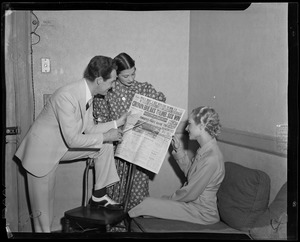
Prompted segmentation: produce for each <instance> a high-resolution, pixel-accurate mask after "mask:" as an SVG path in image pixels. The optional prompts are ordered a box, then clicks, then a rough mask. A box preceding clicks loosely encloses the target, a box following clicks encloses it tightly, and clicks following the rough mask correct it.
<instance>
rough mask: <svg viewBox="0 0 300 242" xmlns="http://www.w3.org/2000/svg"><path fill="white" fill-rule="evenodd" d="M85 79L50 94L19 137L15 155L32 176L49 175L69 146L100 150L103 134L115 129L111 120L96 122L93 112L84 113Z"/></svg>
mask: <svg viewBox="0 0 300 242" xmlns="http://www.w3.org/2000/svg"><path fill="white" fill-rule="evenodd" d="M84 82H85V80H84V79H81V80H79V81H76V82H72V83H70V84H68V85H66V86H63V87H61V88H59V89H58V90H57V91H56V92H55V93H53V94H52V95H51V97H50V98H49V100H48V102H47V104H46V105H45V107H44V109H43V110H42V111H41V113H40V114H39V116H38V117H37V118H36V120H35V122H34V123H33V124H32V126H31V127H30V129H29V130H28V132H27V134H26V136H25V137H24V139H23V140H22V143H21V144H20V146H19V148H18V150H17V152H16V154H15V155H16V156H17V157H18V158H19V159H20V160H21V161H22V165H23V167H24V168H25V169H26V170H27V171H28V172H30V173H32V174H33V175H36V176H44V175H46V174H48V173H49V172H50V171H51V170H52V168H53V167H54V166H55V164H56V163H58V162H59V161H60V159H61V158H62V157H63V156H64V154H65V153H66V152H67V151H68V150H69V149H72V148H97V149H100V148H101V147H102V143H103V133H104V132H107V131H108V130H110V129H112V128H115V124H114V121H112V122H107V123H101V124H98V125H95V124H94V122H93V116H92V114H91V113H90V115H89V116H88V117H87V116H86V115H85V114H86V92H85V91H86V90H85V89H86V86H85V83H84ZM89 109H92V107H90V108H89ZM89 111H90V112H92V110H89ZM83 132H84V134H83Z"/></svg>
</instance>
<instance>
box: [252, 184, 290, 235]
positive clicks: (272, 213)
mask: <svg viewBox="0 0 300 242" xmlns="http://www.w3.org/2000/svg"><path fill="white" fill-rule="evenodd" d="M286 230H287V183H284V184H283V185H282V187H281V188H280V190H279V192H278V193H277V195H276V197H275V198H274V200H273V202H272V203H271V204H270V206H269V208H268V209H267V211H265V212H264V213H263V214H262V215H261V216H260V217H259V218H258V219H257V221H256V222H255V225H254V227H253V228H252V229H251V230H250V231H249V232H250V235H251V237H252V238H253V239H287V232H286Z"/></svg>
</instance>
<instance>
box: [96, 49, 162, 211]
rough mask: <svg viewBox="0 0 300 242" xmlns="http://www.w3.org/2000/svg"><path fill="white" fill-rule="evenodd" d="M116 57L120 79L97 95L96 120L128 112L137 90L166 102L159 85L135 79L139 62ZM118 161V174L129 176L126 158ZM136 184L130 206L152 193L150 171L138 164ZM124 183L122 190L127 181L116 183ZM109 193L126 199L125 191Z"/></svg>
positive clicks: (112, 117)
mask: <svg viewBox="0 0 300 242" xmlns="http://www.w3.org/2000/svg"><path fill="white" fill-rule="evenodd" d="M114 60H115V61H116V64H117V67H118V69H117V75H118V77H117V81H116V83H115V86H114V87H113V89H112V91H111V92H108V94H107V95H106V96H105V98H104V97H100V96H96V97H95V98H94V118H95V120H96V122H107V121H108V120H114V119H115V117H121V115H122V114H123V113H124V112H126V111H128V109H129V107H130V104H131V101H132V99H133V96H134V94H135V93H137V94H141V95H145V96H147V97H150V98H153V99H156V100H158V101H162V102H165V101H166V97H165V95H164V94H163V93H162V92H159V91H156V90H155V88H154V87H153V86H152V85H151V84H149V83H147V82H138V81H136V80H135V73H136V67H135V61H134V60H133V59H132V58H131V57H130V56H129V55H128V54H126V53H120V54H119V55H117V56H116V57H115V58H114ZM115 162H116V163H117V164H118V174H119V176H120V179H121V177H122V176H125V175H127V170H126V169H125V170H123V166H124V164H125V163H126V161H124V160H122V159H120V158H118V157H115ZM133 179H134V180H133V185H132V190H131V194H130V200H129V203H128V208H129V209H130V208H132V207H134V206H136V205H138V204H139V203H140V202H141V201H142V200H143V198H144V197H146V196H149V172H148V171H147V170H145V169H143V168H141V167H137V169H136V173H135V176H134V178H133ZM116 186H122V187H121V188H119V190H120V192H122V190H124V189H123V186H125V184H120V183H118V184H116ZM108 194H109V195H110V196H111V197H112V199H114V200H115V201H118V202H124V201H123V198H124V194H113V191H112V189H109V188H108Z"/></svg>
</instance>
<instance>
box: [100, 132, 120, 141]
mask: <svg viewBox="0 0 300 242" xmlns="http://www.w3.org/2000/svg"><path fill="white" fill-rule="evenodd" d="M122 137H123V132H122V131H121V130H120V129H110V130H108V131H107V132H106V133H104V134H103V142H114V141H118V142H122Z"/></svg>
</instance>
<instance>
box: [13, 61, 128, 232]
mask: <svg viewBox="0 0 300 242" xmlns="http://www.w3.org/2000/svg"><path fill="white" fill-rule="evenodd" d="M116 69H117V67H116V65H115V63H114V61H113V60H112V58H110V57H105V56H95V57H93V58H92V59H91V60H90V62H89V64H88V66H87V68H86V70H85V72H84V76H83V78H82V79H81V80H79V81H75V82H72V83H70V84H68V85H66V86H63V87H61V88H59V89H58V90H57V91H56V92H55V93H54V94H52V95H51V97H50V99H49V100H48V102H47V104H46V105H45V107H44V109H43V110H42V111H41V113H40V114H39V116H38V117H37V119H36V120H35V122H34V123H33V124H32V126H31V128H30V129H29V131H28V133H27V134H26V136H25V137H24V139H23V140H22V143H21V144H20V146H19V147H18V150H17V152H16V154H15V155H16V156H17V157H18V158H19V159H20V160H21V162H22V165H23V167H24V168H25V169H26V170H27V177H28V189H29V197H30V203H31V210H32V217H33V221H34V229H35V232H50V228H51V223H52V220H53V202H54V190H55V174H56V169H57V167H58V164H59V162H60V161H62V160H73V159H80V158H86V157H91V158H94V161H95V170H96V179H95V180H96V183H95V191H94V192H93V194H92V199H91V206H95V207H98V206H101V207H106V208H108V209H114V210H117V209H121V205H120V204H118V203H116V202H115V201H113V200H112V199H110V198H109V197H108V196H107V194H106V187H107V186H109V185H111V184H113V183H115V182H118V181H119V176H118V174H117V171H116V167H115V163H114V150H113V145H112V142H113V141H119V142H120V141H121V140H122V132H121V131H120V130H118V127H119V126H121V125H123V124H124V123H125V121H126V118H127V116H128V113H125V114H124V115H122V117H121V118H120V119H118V120H115V121H111V122H107V123H101V124H97V125H96V124H95V123H94V121H93V115H92V110H93V108H92V107H89V106H92V102H91V101H92V97H93V96H94V95H97V94H101V95H106V94H107V92H108V90H109V89H111V87H112V85H113V83H114V82H115V80H116V77H117V74H116Z"/></svg>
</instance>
